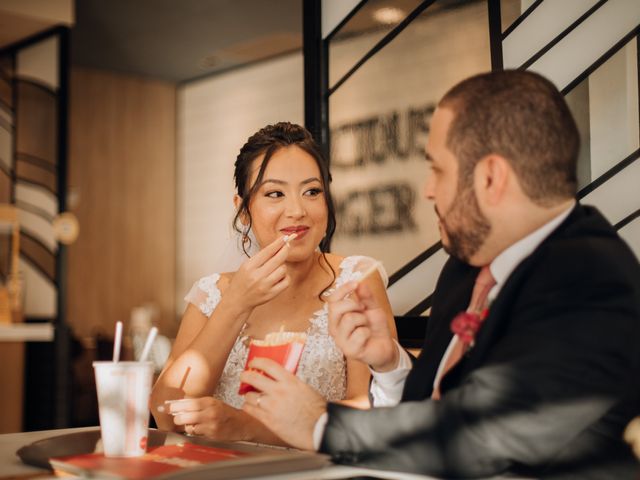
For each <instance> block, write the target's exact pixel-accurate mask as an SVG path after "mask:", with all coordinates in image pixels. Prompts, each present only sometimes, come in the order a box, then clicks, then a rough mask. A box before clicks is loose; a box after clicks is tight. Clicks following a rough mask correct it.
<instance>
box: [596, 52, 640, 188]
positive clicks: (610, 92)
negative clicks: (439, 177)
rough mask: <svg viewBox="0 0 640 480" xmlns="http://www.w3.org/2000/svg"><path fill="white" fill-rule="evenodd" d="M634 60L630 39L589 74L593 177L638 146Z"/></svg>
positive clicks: (635, 55) (636, 60) (636, 72)
mask: <svg viewBox="0 0 640 480" xmlns="http://www.w3.org/2000/svg"><path fill="white" fill-rule="evenodd" d="M637 64H638V56H637V48H636V41H635V40H632V41H631V42H629V44H628V45H627V46H626V47H624V48H622V49H621V50H620V51H619V52H618V53H616V54H615V55H614V56H613V57H611V58H610V59H609V60H608V61H607V62H606V63H604V64H603V65H602V66H600V68H598V69H597V70H596V71H595V72H593V73H592V74H591V75H590V76H589V118H590V122H589V124H590V131H591V135H590V140H591V146H590V151H591V178H592V179H593V180H595V179H596V178H598V177H599V176H600V175H602V174H603V173H604V172H606V171H607V170H609V169H610V168H611V167H613V166H614V165H615V164H616V163H618V162H619V161H620V160H622V159H623V158H626V157H627V156H628V155H629V154H630V153H632V152H634V151H636V150H637V149H638V146H639V145H638V139H639V138H640V133H639V132H638V118H639V115H640V113H639V112H638V68H637Z"/></svg>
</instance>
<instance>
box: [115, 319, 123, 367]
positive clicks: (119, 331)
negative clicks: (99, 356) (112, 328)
mask: <svg viewBox="0 0 640 480" xmlns="http://www.w3.org/2000/svg"><path fill="white" fill-rule="evenodd" d="M121 345H122V322H120V321H118V322H116V336H115V337H114V340H113V361H114V362H118V361H119V360H120V346H121Z"/></svg>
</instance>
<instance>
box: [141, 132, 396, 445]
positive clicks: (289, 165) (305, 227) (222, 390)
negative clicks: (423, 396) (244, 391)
mask: <svg viewBox="0 0 640 480" xmlns="http://www.w3.org/2000/svg"><path fill="white" fill-rule="evenodd" d="M234 177H235V184H236V190H237V194H236V195H235V197H234V203H235V206H236V210H237V213H236V216H235V219H234V228H235V229H236V230H237V231H238V232H239V233H240V234H241V235H242V246H243V249H244V250H245V252H246V251H247V249H248V248H250V246H251V245H250V244H251V242H252V240H251V239H250V236H249V231H250V230H251V232H252V233H253V234H254V236H255V240H256V242H257V244H258V245H257V247H259V248H260V250H259V251H258V253H256V254H255V255H253V256H251V257H250V258H249V257H248V258H247V260H245V261H244V263H243V264H242V265H241V266H240V268H239V269H238V270H237V271H236V272H229V273H214V274H212V275H209V276H207V277H204V278H202V279H200V280H199V281H197V282H196V283H195V285H194V286H193V288H192V289H191V291H190V292H189V293H188V294H187V296H186V297H185V300H186V301H187V302H188V306H187V308H186V310H185V313H184V316H183V318H182V321H181V324H180V329H179V331H178V335H177V338H176V341H175V343H174V345H173V349H172V352H171V355H170V357H169V360H168V361H167V363H166V365H165V367H164V370H163V371H162V373H161V375H160V377H159V378H158V381H157V382H156V384H155V385H154V387H153V391H152V394H151V411H152V413H153V415H154V417H155V419H156V422H157V424H158V427H159V428H162V429H165V430H181V431H185V432H186V433H189V434H194V435H206V436H209V437H213V438H216V439H221V440H247V441H254V442H261V443H273V444H283V442H282V440H280V439H279V438H278V437H277V436H276V435H275V434H274V433H272V432H271V431H270V430H268V429H267V428H266V427H265V426H264V425H263V424H261V423H259V422H258V421H257V420H256V419H255V418H253V417H251V416H249V415H248V414H246V413H244V412H243V411H242V410H240V407H241V406H242V403H243V398H242V397H241V396H240V395H239V394H238V388H239V384H240V373H241V372H242V370H243V369H244V365H245V362H246V358H247V354H248V345H249V341H250V340H251V339H263V338H264V337H265V336H266V335H267V334H268V333H271V332H276V331H278V330H280V329H281V328H283V327H284V330H286V331H295V332H305V333H306V334H307V340H306V344H305V348H304V351H303V353H302V356H301V358H300V363H299V366H298V370H297V376H298V377H299V378H301V379H302V380H303V381H305V382H306V383H308V384H309V385H310V386H312V387H313V388H315V389H316V390H317V391H318V392H320V394H322V395H323V396H324V397H325V399H326V400H327V401H345V402H349V403H350V404H352V405H356V406H358V405H359V406H363V407H364V406H367V405H368V399H367V391H368V384H369V370H368V367H367V366H366V365H364V364H361V363H359V362H355V361H351V360H345V358H344V355H343V354H342V352H341V351H340V350H339V349H338V347H337V346H336V345H335V343H334V341H333V339H332V338H331V337H330V336H329V333H328V325H327V304H326V303H325V302H324V298H325V297H326V295H327V294H328V293H329V292H331V291H332V290H333V289H334V288H336V287H339V286H340V285H342V284H343V283H345V282H348V281H351V280H358V279H360V278H361V277H362V276H363V272H365V271H366V270H368V269H369V268H370V266H371V265H372V264H373V263H374V262H375V260H373V259H371V258H369V257H363V256H351V257H346V258H344V257H340V256H338V255H334V254H331V253H327V250H328V248H329V244H330V242H331V237H332V235H333V232H334V230H335V225H336V222H335V212H334V206H333V201H332V198H331V193H330V190H329V183H330V178H331V177H330V173H329V170H328V167H327V163H326V161H325V160H324V158H323V157H322V155H321V153H320V150H319V148H318V146H317V144H316V143H315V141H314V140H313V138H312V137H311V134H310V133H309V132H308V131H307V130H305V129H304V128H303V127H300V126H298V125H294V124H291V123H286V122H282V123H277V124H275V125H269V126H267V127H265V128H263V129H261V130H260V131H258V132H257V133H256V134H254V135H253V136H251V137H250V138H249V139H248V141H247V143H246V144H245V145H244V146H243V147H242V149H241V150H240V153H239V155H238V157H237V159H236V162H235V173H234ZM362 281H363V282H365V283H367V284H368V285H369V287H370V288H371V290H372V292H373V293H374V295H375V296H376V299H377V301H378V302H379V304H380V305H384V308H385V309H387V310H388V318H393V315H392V313H391V307H390V306H389V301H388V299H387V296H386V291H385V285H386V281H387V278H386V274H385V272H384V270H383V269H382V268H380V267H379V268H378V273H377V274H375V273H374V274H373V275H368V276H367V277H366V278H364V279H363V280H362ZM390 328H391V329H392V331H393V332H395V326H394V325H390Z"/></svg>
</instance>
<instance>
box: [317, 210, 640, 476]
mask: <svg viewBox="0 0 640 480" xmlns="http://www.w3.org/2000/svg"><path fill="white" fill-rule="evenodd" d="M476 274H477V269H475V268H472V267H469V266H467V265H465V264H463V263H461V262H459V261H457V260H454V259H451V260H449V261H448V263H447V264H446V265H445V267H444V269H443V271H442V273H441V276H440V278H439V280H438V284H437V286H436V291H435V292H434V300H433V308H432V316H431V319H430V321H429V323H430V325H429V329H428V331H427V338H426V340H425V346H424V350H423V353H422V355H421V356H420V357H419V358H418V359H417V360H416V362H415V364H414V368H413V370H412V371H411V373H410V375H409V377H408V378H407V382H406V384H405V390H404V394H403V402H402V403H400V405H398V406H396V407H392V408H376V409H372V410H369V411H358V410H353V409H349V408H347V407H344V406H340V405H335V404H330V405H329V421H328V424H327V427H326V430H325V434H324V437H323V440H322V445H321V451H323V452H327V453H330V454H332V455H333V456H334V458H335V459H336V460H337V461H338V462H341V463H358V464H361V465H367V466H372V467H376V468H384V469H390V470H400V471H408V472H415V473H423V474H430V475H438V476H446V477H481V476H490V475H495V474H499V473H503V472H507V471H508V472H512V473H520V474H524V475H531V476H537V477H544V478H561V477H562V478H616V479H620V478H636V477H635V476H634V472H635V466H636V463H635V462H634V460H633V458H632V456H631V453H630V449H629V448H628V447H627V446H626V445H625V444H624V443H623V442H622V440H621V436H622V432H623V429H624V427H625V425H626V424H627V423H628V422H629V420H630V419H631V418H632V417H633V416H634V415H637V414H638V413H640V412H639V411H640V408H639V407H640V266H639V265H638V261H637V259H636V258H635V257H634V255H633V253H632V252H631V251H630V250H629V248H628V247H627V246H626V244H625V243H624V242H623V241H622V240H621V239H620V238H619V237H618V235H617V234H616V232H615V231H614V230H613V228H612V227H611V225H610V224H609V223H608V222H607V221H606V220H605V219H604V218H603V217H602V216H601V215H600V213H599V212H598V211H597V210H595V209H594V208H589V207H582V206H580V205H578V206H576V208H575V209H574V210H573V211H572V212H571V214H570V215H569V217H568V218H567V219H566V220H565V221H564V222H563V223H562V225H560V227H558V228H557V229H556V230H555V231H554V232H553V233H552V234H551V235H550V236H549V237H548V238H547V239H546V240H545V241H544V242H543V243H542V244H541V245H540V246H539V247H538V248H537V249H536V250H535V251H534V252H533V253H532V254H531V255H530V256H529V257H527V258H526V259H525V260H524V261H523V262H522V263H521V264H520V265H518V267H517V268H516V269H515V270H514V271H513V273H512V274H511V275H510V277H509V278H508V279H507V281H506V282H505V284H504V285H503V287H502V289H501V290H500V292H499V294H498V296H497V298H496V299H495V301H494V302H493V304H492V305H491V308H490V311H489V315H488V317H487V319H486V320H485V323H484V325H483V326H482V329H481V330H480V332H479V333H478V335H477V337H476V341H475V345H474V347H473V348H472V349H471V351H470V352H469V353H468V354H467V355H466V356H465V357H464V359H463V360H462V361H461V362H460V363H459V364H458V365H457V366H456V367H455V368H454V369H453V370H452V371H451V372H450V373H449V374H448V375H446V376H445V378H444V379H443V381H442V393H443V396H442V399H441V400H440V401H433V400H431V399H430V398H429V397H430V395H431V390H432V384H433V379H434V376H435V373H436V370H437V368H438V364H439V363H440V360H441V358H442V355H443V353H444V351H445V349H446V347H447V345H448V343H449V341H450V339H451V333H450V331H449V323H450V321H451V319H452V318H453V316H454V315H455V314H457V313H458V312H460V311H463V310H464V309H465V308H466V305H467V304H468V301H469V298H470V295H471V290H472V286H473V283H474V280H475V276H476Z"/></svg>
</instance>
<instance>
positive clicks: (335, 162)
mask: <svg viewBox="0 0 640 480" xmlns="http://www.w3.org/2000/svg"><path fill="white" fill-rule="evenodd" d="M639 24H640V2H637V0H609V1H606V0H605V1H595V0H562V1H561V0H535V1H533V0H426V1H424V0H423V1H418V0H363V1H355V0H322V1H321V0H277V1H275V0H274V1H266V0H181V1H180V2H176V1H172V0H135V1H131V0H75V1H74V0H0V277H1V285H0V365H1V367H0V385H1V389H2V391H3V392H4V393H3V395H2V396H0V433H6V432H15V431H21V430H42V429H48V428H56V427H66V426H83V425H96V424H97V423H98V419H97V408H96V400H95V386H94V384H93V370H92V368H91V361H93V360H96V359H104V358H109V357H110V355H111V345H112V343H111V342H112V340H113V331H114V325H115V322H116V321H118V320H121V321H123V322H124V324H125V333H126V338H125V355H127V356H128V358H135V355H136V352H137V350H138V346H139V344H140V338H144V336H145V335H146V333H147V331H148V329H149V328H150V327H151V325H157V326H158V327H159V329H160V332H161V335H162V339H161V340H160V341H159V342H157V348H156V350H155V351H154V359H155V361H156V362H157V364H158V369H159V368H161V365H162V363H163V361H164V359H165V358H166V355H167V353H168V349H169V348H170V342H171V339H172V338H173V336H174V335H175V334H176V332H177V327H178V325H179V319H180V316H181V314H182V311H183V310H184V308H185V304H184V301H183V297H184V295H185V294H186V292H187V291H188V290H189V288H190V287H191V285H192V284H193V282H194V281H196V280H197V279H198V278H200V277H201V276H203V275H206V274H210V273H213V272H217V271H220V270H225V267H226V266H227V265H228V263H226V259H227V257H228V255H229V251H230V249H231V250H233V248H234V246H235V244H236V239H235V237H234V234H233V232H232V229H231V219H232V217H233V213H234V212H233V203H232V198H233V194H234V188H233V181H232V176H233V163H234V161H235V158H236V155H237V154H238V151H239V149H240V147H241V146H242V145H243V144H244V142H245V141H246V139H247V138H248V136H249V135H251V134H252V133H254V132H255V131H257V130H258V129H259V128H261V127H263V126H265V125H267V124H270V123H275V122H278V121H285V120H286V121H291V122H295V123H300V124H304V125H306V126H307V127H308V128H309V129H310V130H311V131H312V132H313V133H314V135H315V136H316V138H317V140H318V141H319V142H320V143H321V144H322V146H323V148H324V149H325V150H326V152H327V155H328V157H329V159H330V163H331V168H332V173H333V178H334V182H333V193H334V197H335V199H336V204H337V216H338V229H337V233H336V236H335V237H334V242H333V250H334V251H336V252H338V253H340V254H343V255H349V254H355V253H357V254H365V255H370V256H373V257H375V258H378V259H380V260H382V262H383V264H384V266H385V267H386V269H387V271H388V273H389V274H390V275H391V282H390V287H389V294H390V297H391V301H392V305H393V308H394V313H395V314H396V315H397V321H398V322H399V325H401V326H402V331H401V333H402V334H403V335H405V336H406V339H405V340H406V344H407V345H409V346H410V345H411V344H412V342H413V343H417V344H419V343H420V337H421V335H422V333H421V332H423V330H424V319H425V318H426V317H427V316H428V311H429V307H430V294H431V291H432V290H433V287H434V284H435V279H436V278H437V274H438V272H439V270H440V267H441V265H442V264H443V263H444V261H445V259H446V255H445V254H444V253H443V251H442V250H441V248H440V245H439V243H438V238H439V237H438V231H437V228H436V225H435V218H434V213H433V210H432V207H431V206H430V205H429V204H428V203H427V202H424V201H422V199H421V186H422V184H423V182H424V180H425V176H426V164H425V162H424V160H423V158H424V153H423V147H424V143H425V141H426V137H427V135H428V132H429V121H430V118H431V115H432V113H433V111H434V108H435V105H436V102H437V100H438V98H439V97H440V96H441V95H442V94H443V93H445V92H446V91H447V90H448V89H449V88H450V87H451V86H452V85H453V84H455V83H456V82H458V81H460V80H462V79H463V78H465V77H468V76H470V75H472V74H475V73H479V72H483V71H488V70H490V69H500V68H522V69H532V70H535V71H538V72H540V73H543V74H544V75H546V76H547V77H549V78H550V79H551V80H552V81H553V82H554V83H555V84H556V85H557V86H558V88H559V89H561V91H562V92H563V94H565V96H566V98H567V101H568V102H569V104H570V106H571V108H572V111H573V113H574V115H575V117H576V120H577V122H578V125H579V128H580V131H581V134H582V149H581V154H580V155H581V156H580V161H579V169H578V177H579V183H580V198H581V199H583V200H584V202H585V203H591V204H596V205H597V206H598V207H599V208H600V209H601V210H602V211H603V212H604V213H605V215H606V216H607V217H608V218H609V219H610V221H611V222H612V223H613V224H614V225H616V228H617V229H618V231H619V232H620V234H621V235H622V236H623V237H624V238H625V239H626V240H627V241H628V242H629V243H630V245H631V246H632V248H633V249H634V251H635V252H636V255H639V254H640V220H638V217H639V216H640V196H639V195H638V193H637V186H638V185H640V163H639V162H637V159H638V156H640V154H639V150H638V148H639V142H640V131H639V127H638V125H639V118H640V114H639V96H638V78H639V70H638V61H639V50H638V33H639ZM404 332H406V334H405V333H404Z"/></svg>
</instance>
